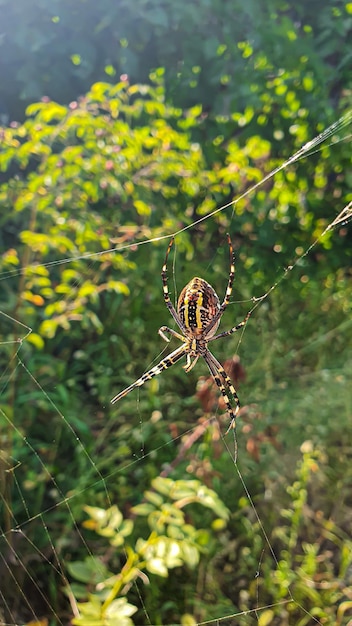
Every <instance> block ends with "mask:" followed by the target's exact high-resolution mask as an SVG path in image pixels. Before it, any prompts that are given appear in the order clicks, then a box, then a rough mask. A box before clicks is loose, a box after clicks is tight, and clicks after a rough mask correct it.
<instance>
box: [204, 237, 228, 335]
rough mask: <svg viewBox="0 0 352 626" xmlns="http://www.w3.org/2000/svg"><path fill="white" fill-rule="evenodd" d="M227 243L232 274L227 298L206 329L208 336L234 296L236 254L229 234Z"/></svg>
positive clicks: (205, 333)
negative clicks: (232, 295)
mask: <svg viewBox="0 0 352 626" xmlns="http://www.w3.org/2000/svg"><path fill="white" fill-rule="evenodd" d="M227 241H228V244H229V251H230V274H229V280H228V283H227V288H226V292H225V297H224V300H223V303H222V304H221V306H220V308H219V310H218V312H217V314H216V315H214V317H213V319H212V320H211V322H210V324H208V326H207V327H206V328H205V329H204V335H208V334H209V331H210V330H211V329H212V328H214V326H215V324H217V323H218V321H219V319H220V317H221V316H222V314H223V313H224V311H225V309H226V307H227V305H228V303H229V301H230V297H231V294H232V286H233V281H234V278H235V254H234V251H233V247H232V241H231V238H230V235H229V233H227Z"/></svg>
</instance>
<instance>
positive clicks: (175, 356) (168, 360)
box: [111, 344, 188, 404]
mask: <svg viewBox="0 0 352 626" xmlns="http://www.w3.org/2000/svg"><path fill="white" fill-rule="evenodd" d="M187 351H188V344H183V345H182V346H179V347H178V348H177V349H176V350H174V352H171V354H169V355H168V356H167V357H165V359H162V361H160V363H158V365H155V367H152V369H150V370H149V371H148V372H146V373H145V374H143V376H141V377H140V378H138V380H136V381H135V382H134V383H132V385H130V386H129V387H126V389H124V390H123V391H120V393H118V394H117V396H115V397H114V398H113V399H112V400H111V404H115V402H118V401H119V400H121V398H124V396H127V394H128V393H130V391H133V389H135V388H136V387H141V386H142V385H144V383H145V382H146V381H147V380H150V379H151V378H154V376H158V374H161V372H162V371H164V370H167V369H168V368H169V367H171V365H174V363H177V361H179V360H180V359H181V358H182V357H183V356H184V355H185V354H187Z"/></svg>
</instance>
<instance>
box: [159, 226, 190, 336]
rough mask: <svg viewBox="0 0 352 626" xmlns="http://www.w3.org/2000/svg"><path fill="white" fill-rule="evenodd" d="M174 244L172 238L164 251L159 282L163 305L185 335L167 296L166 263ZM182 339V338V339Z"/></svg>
mask: <svg viewBox="0 0 352 626" xmlns="http://www.w3.org/2000/svg"><path fill="white" fill-rule="evenodd" d="M173 243H174V237H172V239H171V241H170V243H169V246H168V249H167V251H166V256H165V261H164V265H163V268H162V271H161V280H162V282H163V296H164V301H165V304H166V306H167V308H168V309H169V311H170V313H171V315H172V317H173V318H174V320H175V322H176V324H177V326H178V327H179V328H180V329H181V330H182V332H183V333H185V334H186V333H187V330H186V327H185V326H184V324H183V323H182V321H181V319H180V316H179V315H178V313H177V311H176V309H175V307H174V305H173V304H172V302H171V300H170V294H169V287H168V284H167V261H168V258H169V254H170V250H171V248H172V246H173ZM182 339H183V338H182Z"/></svg>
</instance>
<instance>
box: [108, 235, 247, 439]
mask: <svg viewBox="0 0 352 626" xmlns="http://www.w3.org/2000/svg"><path fill="white" fill-rule="evenodd" d="M227 240H228V244H229V250H230V274H229V279H228V283H227V288H226V292H225V297H224V300H223V302H222V304H220V300H219V297H218V295H217V293H216V292H215V290H214V289H213V287H212V286H211V285H209V283H207V282H206V281H205V280H204V279H203V278H198V277H197V276H195V277H194V278H192V280H190V282H189V283H188V284H187V285H186V286H185V287H184V288H183V290H182V291H181V293H180V296H179V299H178V302H177V311H176V309H175V307H174V306H173V304H172V302H171V300H170V295H169V288H168V284H167V262H168V258H169V254H170V251H171V248H172V246H173V243H174V237H173V238H172V239H171V241H170V243H169V246H168V249H167V251H166V256H165V261H164V265H163V268H162V272H161V278H162V283H163V295H164V300H165V304H166V306H167V308H168V309H169V311H170V313H171V315H172V317H173V318H174V320H175V322H176V324H177V326H178V327H179V329H180V331H181V333H178V332H176V331H175V330H173V329H172V328H169V327H168V326H161V328H159V331H158V332H159V335H160V336H161V337H162V338H163V339H164V340H165V341H167V342H169V341H170V340H171V337H176V338H177V339H180V341H182V345H181V346H179V347H178V348H176V350H174V351H173V352H171V354H169V355H168V356H166V357H165V358H164V359H162V360H161V361H160V363H158V365H155V367H152V369H150V370H149V371H148V372H146V373H145V374H143V375H142V376H141V377H140V378H138V380H136V381H135V382H134V383H132V385H130V386H129V387H127V388H126V389H124V390H123V391H120V393H118V394H117V396H115V397H114V398H113V399H112V400H111V403H112V404H115V402H118V400H121V398H123V397H124V396H126V395H127V394H128V393H130V391H132V390H133V389H135V388H136V387H141V385H144V383H145V382H146V381H147V380H150V379H151V378H154V376H157V375H158V374H160V373H161V372H162V371H163V370H166V369H168V368H169V367H171V365H174V364H175V363H177V361H179V360H180V359H182V357H184V356H185V357H186V364H185V365H184V366H183V367H184V369H185V371H186V372H190V371H191V369H192V368H193V367H194V366H195V364H196V363H197V361H198V359H199V357H203V359H204V360H205V362H206V364H207V366H208V368H209V370H210V372H211V374H212V376H213V378H214V380H215V382H216V384H217V386H218V388H219V390H220V392H221V393H222V396H223V398H224V401H225V404H226V407H227V411H228V413H229V416H230V418H231V422H230V425H229V427H228V429H227V432H228V431H229V430H230V429H231V428H233V429H234V428H235V425H236V417H237V414H238V412H239V410H240V401H239V398H238V395H237V392H236V389H235V388H234V386H233V385H232V382H231V380H230V378H229V376H228V375H227V374H226V372H225V370H224V368H223V367H222V365H221V364H220V363H219V361H218V360H217V359H216V358H215V356H214V355H213V354H212V353H211V352H210V350H209V349H208V343H210V342H211V341H216V340H217V339H220V338H221V337H227V336H228V335H232V334H233V333H235V332H236V331H237V330H239V329H240V328H242V327H243V326H245V324H246V323H247V321H248V319H249V317H250V315H251V311H249V312H248V313H247V315H246V317H245V318H244V320H243V321H242V322H240V323H239V324H237V326H234V327H233V328H231V329H230V330H226V331H224V332H222V333H219V334H216V331H217V329H218V326H219V324H220V319H221V317H222V315H223V313H224V311H225V309H226V307H227V305H228V304H229V300H230V297H231V293H232V285H233V281H234V277H235V259H234V252H233V247H232V242H231V239H230V235H229V234H228V235H227ZM166 333H167V334H168V335H170V338H169V337H167V336H166ZM226 388H227V389H226ZM228 392H229V393H230V395H231V396H232V398H233V399H234V401H235V404H236V407H235V409H233V407H232V405H231V402H230V399H229V396H228Z"/></svg>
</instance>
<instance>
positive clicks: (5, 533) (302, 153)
mask: <svg viewBox="0 0 352 626" xmlns="http://www.w3.org/2000/svg"><path fill="white" fill-rule="evenodd" d="M351 121H352V112H349V113H347V114H346V115H344V116H342V117H341V118H340V119H339V120H338V121H337V122H335V123H334V124H332V125H331V126H329V128H327V129H326V130H325V131H324V132H323V133H320V134H319V135H318V136H317V137H315V138H314V139H313V140H312V141H309V142H307V143H306V144H305V145H304V146H303V147H302V148H301V149H300V150H298V151H297V152H296V153H295V154H294V155H293V156H292V157H290V158H289V159H287V160H286V161H285V162H284V163H283V164H282V165H280V166H278V167H277V168H275V169H274V170H273V171H272V172H270V173H269V174H268V175H267V176H265V177H264V178H263V179H262V180H261V181H260V182H258V183H256V184H255V185H253V186H251V187H250V188H249V189H248V190H246V191H245V192H244V193H243V194H241V195H240V196H239V197H237V198H236V199H234V200H232V201H231V202H228V203H227V204H224V205H223V206H221V207H219V208H217V209H216V210H214V211H212V212H210V213H209V214H207V215H204V216H202V217H200V218H199V219H196V220H194V221H192V223H190V224H188V225H186V226H184V227H182V228H180V229H178V230H177V231H176V232H174V233H167V234H163V235H161V236H158V237H153V238H150V239H147V240H145V241H139V242H134V243H130V244H126V245H119V246H116V247H112V248H110V249H109V250H104V251H102V252H95V253H89V254H83V255H79V256H72V257H67V258H65V259H58V260H55V261H50V262H48V263H43V264H30V265H29V266H27V267H25V268H21V269H16V270H12V271H6V272H2V273H1V274H0V280H2V281H6V280H8V279H10V278H12V277H13V276H18V275H21V274H23V273H24V272H25V271H26V270H28V268H31V269H32V270H33V271H35V269H36V268H40V267H46V268H52V267H55V266H59V265H63V264H68V263H71V262H72V261H74V260H78V259H79V260H88V261H90V260H93V259H95V258H97V257H101V256H102V255H107V254H114V253H116V252H119V253H120V252H125V251H127V250H128V249H130V248H131V247H132V246H142V245H150V244H152V243H155V242H159V241H163V240H169V239H170V237H171V236H176V235H180V234H181V233H183V232H184V231H186V230H190V229H192V228H194V227H196V226H197V225H198V224H200V223H203V222H205V221H207V220H209V219H210V220H211V219H212V218H214V216H215V215H217V214H218V213H220V212H224V211H226V210H227V209H229V208H233V207H234V206H235V205H236V204H237V203H238V202H239V201H240V200H242V199H244V198H246V197H247V196H248V195H251V194H254V193H255V192H256V191H257V190H258V189H259V188H260V187H261V186H262V185H264V184H265V183H266V182H267V181H269V180H270V179H272V178H273V177H274V176H275V175H276V174H277V173H278V172H280V171H282V170H284V169H286V168H287V167H289V166H290V165H292V164H293V163H295V162H297V161H299V160H302V159H303V158H309V157H310V156H311V155H312V154H315V153H316V152H317V151H318V150H319V146H321V145H322V144H323V143H324V142H326V141H327V140H328V139H329V138H333V136H334V135H335V134H336V133H338V132H340V131H342V130H343V129H345V128H347V126H348V125H349V124H350V123H351ZM350 137H351V135H346V136H344V137H342V138H338V139H336V140H335V141H333V140H332V141H331V143H330V144H329V145H331V146H336V144H337V143H338V142H342V141H347V140H349V139H350ZM351 218H352V202H348V203H347V204H346V205H345V206H344V207H343V208H342V209H341V210H340V211H339V213H338V215H337V216H336V217H335V218H334V219H333V220H332V221H331V222H330V223H329V225H328V226H327V227H326V228H325V229H324V231H323V232H322V233H321V235H319V236H318V237H317V238H316V239H315V241H314V242H313V243H312V244H310V245H309V246H308V247H307V248H306V250H305V251H304V252H303V253H302V254H300V255H298V256H297V258H296V259H295V260H293V261H292V263H290V264H289V265H288V266H287V267H286V268H285V270H284V271H283V272H282V274H281V276H280V277H279V279H278V280H277V281H276V282H275V283H274V284H273V285H272V286H271V287H270V288H269V289H268V291H267V292H266V293H265V294H263V295H262V296H260V297H256V298H253V301H252V302H253V306H252V309H251V311H254V310H255V309H257V308H258V307H260V306H261V305H262V303H263V302H264V301H265V300H266V299H267V298H269V297H270V296H271V294H272V292H273V291H274V290H275V289H277V288H278V286H279V285H281V283H282V281H283V280H284V279H286V278H287V275H288V273H290V272H292V270H293V269H294V268H295V267H296V266H297V265H298V264H299V262H300V261H301V260H302V259H303V258H304V257H306V256H308V255H309V254H310V253H311V252H312V250H313V249H314V248H315V246H317V244H318V243H319V242H320V241H321V240H322V238H323V237H324V236H325V235H326V234H327V233H328V232H329V231H331V230H333V229H335V228H336V227H339V226H341V225H345V224H348V223H349V222H350V221H351ZM173 277H175V265H174V266H173ZM0 315H1V316H2V318H3V320H5V321H6V322H8V323H10V324H11V325H13V326H15V325H18V328H19V337H18V338H16V339H15V340H14V341H3V342H1V344H0V346H2V347H5V346H12V347H13V353H12V356H11V358H10V360H9V364H8V366H7V368H5V370H4V371H3V372H2V373H1V376H0V383H1V389H0V399H1V397H3V396H4V394H5V391H6V389H7V387H8V385H9V383H10V382H11V381H12V380H14V378H15V377H16V376H18V375H19V372H20V371H21V372H23V374H24V376H25V377H26V380H28V381H30V383H31V384H33V386H34V388H35V389H36V390H37V391H38V393H39V394H40V396H41V398H42V399H43V400H44V401H45V403H46V404H47V405H48V406H50V408H51V410H52V412H53V414H55V415H56V416H57V417H58V418H59V419H60V420H61V421H62V423H63V424H64V429H65V434H66V436H67V435H69V436H70V437H71V438H72V441H73V445H74V448H75V451H76V452H77V453H79V454H82V455H83V456H84V457H85V459H86V462H87V464H88V466H90V468H91V470H92V472H93V474H94V476H95V478H93V476H92V477H91V479H90V483H89V486H87V487H85V488H84V489H83V490H79V489H77V491H75V493H73V494H65V492H64V491H63V490H62V489H61V486H60V482H59V481H58V480H57V479H56V478H55V475H54V473H53V471H51V470H50V469H49V466H48V465H47V463H46V462H45V460H43V459H42V457H41V454H40V453H38V451H37V449H36V448H35V446H34V445H32V443H31V441H30V439H29V438H28V437H27V435H26V434H25V433H23V432H22V431H21V430H20V428H18V427H17V426H16V425H15V424H14V421H13V419H12V416H11V415H10V413H9V411H8V409H7V407H5V408H0V413H1V415H2V417H3V418H4V421H5V422H6V423H7V425H8V426H9V428H11V429H12V432H13V434H14V435H16V437H18V439H19V440H21V441H22V443H23V448H24V450H25V451H26V453H27V454H28V455H30V456H31V457H32V458H33V459H35V462H36V464H37V466H38V467H39V468H40V470H41V471H42V472H43V474H44V475H45V477H46V479H47V481H48V482H49V483H50V484H51V485H52V486H53V489H54V490H55V491H56V493H57V494H58V501H57V502H55V503H54V504H53V505H43V507H42V508H41V509H40V510H39V511H37V512H35V513H33V512H32V511H30V509H29V507H28V505H27V500H26V495H25V491H24V489H23V487H22V486H21V484H20V482H19V481H18V479H17V473H16V472H17V469H18V468H19V467H20V465H21V459H12V461H13V465H12V467H9V466H8V467H7V469H6V472H7V473H11V474H12V477H13V480H14V484H15V487H16V489H17V492H18V494H19V498H20V501H21V503H22V507H23V511H22V514H23V513H24V514H25V517H26V519H25V520H23V517H22V519H21V521H17V519H16V517H15V516H14V515H13V513H12V511H11V509H10V508H9V506H8V503H7V502H6V500H5V499H4V498H3V500H2V502H3V505H4V506H5V509H6V512H7V515H8V519H9V520H10V524H11V528H10V529H2V531H1V533H0V538H1V541H2V542H3V543H4V545H5V548H6V554H7V555H9V556H8V560H7V559H6V557H5V556H4V555H1V560H2V565H3V568H4V569H5V571H6V575H7V576H8V577H9V578H10V579H12V582H13V586H14V588H15V589H16V593H18V595H19V598H20V601H21V602H22V603H23V604H24V605H26V607H27V609H28V612H29V613H31V615H32V619H34V620H36V621H37V622H38V623H40V618H41V612H40V611H38V610H37V608H36V606H35V605H34V603H32V602H31V600H30V599H28V597H27V595H26V592H25V591H23V590H22V588H21V585H20V584H19V582H18V581H17V580H16V578H15V577H14V575H13V572H12V569H11V567H9V564H8V561H9V560H12V559H13V560H17V562H18V563H19V564H20V566H21V568H22V570H23V571H24V572H25V574H26V576H27V577H28V579H29V580H30V582H31V584H32V585H33V587H34V588H35V590H36V593H37V595H38V597H40V598H41V600H42V602H43V606H45V607H46V608H48V609H49V610H50V611H51V614H52V616H53V618H55V620H56V621H57V623H62V622H61V621H60V617H59V615H58V614H57V613H56V611H55V607H54V606H53V605H52V604H51V603H50V601H48V599H47V598H46V596H45V594H44V593H43V592H42V590H41V587H40V585H39V583H38V581H36V580H35V579H34V578H33V576H32V573H31V569H30V567H28V566H27V564H26V562H25V560H24V558H22V556H21V554H22V551H21V549H20V548H18V549H17V548H16V541H13V539H14V538H15V539H21V540H22V541H23V542H25V543H28V544H29V545H30V546H31V548H32V550H33V552H34V554H35V555H36V556H37V557H38V558H40V559H41V560H42V561H43V563H45V564H46V566H47V567H48V569H49V570H51V571H52V572H53V573H54V574H55V575H56V576H57V577H58V578H59V579H60V580H61V583H62V585H64V586H65V587H66V588H67V589H69V588H70V586H69V583H68V581H67V578H66V574H65V561H64V559H63V558H62V557H61V555H60V553H59V551H58V549H57V547H56V546H55V545H54V542H53V540H52V537H51V530H50V528H49V526H48V524H47V522H46V518H47V517H48V516H49V515H50V513H51V512H52V511H53V510H55V511H57V510H58V509H59V508H61V507H62V508H64V509H65V510H66V511H67V513H68V516H69V519H70V522H71V524H72V528H74V531H75V534H76V536H77V537H78V540H79V542H80V543H81V545H82V546H83V548H84V550H85V552H86V554H87V555H88V556H91V557H92V556H93V553H92V550H91V548H90V546H89V545H88V543H87V541H86V539H85V536H84V535H83V533H82V531H81V529H80V527H79V524H78V523H77V520H76V517H75V513H74V504H75V500H76V499H78V498H79V497H80V496H81V495H83V494H84V493H85V492H87V493H88V490H89V489H92V488H94V487H95V486H97V485H99V486H100V487H102V493H103V500H104V504H105V505H106V506H108V507H110V506H112V498H111V495H110V489H109V485H110V484H113V479H114V477H115V476H116V475H117V473H120V472H122V471H124V472H127V473H128V470H129V469H131V468H132V467H134V466H135V465H136V464H140V463H142V462H144V461H145V460H146V459H147V458H148V457H149V456H151V455H155V454H157V453H158V452H160V451H161V450H164V449H165V447H166V446H170V445H174V444H175V443H176V442H179V441H180V440H181V437H184V436H185V435H187V433H182V435H181V434H179V435H174V436H173V437H172V438H171V440H170V441H169V442H166V443H165V442H163V443H162V444H161V445H157V446H155V447H154V448H153V450H151V451H149V452H148V453H145V454H143V456H142V457H141V458H138V459H134V460H132V461H130V462H128V463H126V464H125V465H124V466H123V467H122V468H121V467H119V468H118V469H117V470H114V471H112V472H110V473H109V474H104V475H103V473H102V472H101V471H100V470H99V466H98V465H99V464H98V461H97V462H96V461H95V459H94V458H93V456H92V455H91V454H90V452H89V451H88V449H87V448H86V446H85V444H84V441H82V440H81V438H80V437H79V436H78V435H77V433H76V431H75V429H74V428H73V426H72V425H71V424H70V422H69V420H68V419H67V418H66V417H65V415H64V414H63V412H62V411H61V410H60V407H59V406H58V403H57V402H54V401H53V399H52V397H51V390H47V389H46V388H45V386H44V384H42V383H41V382H40V381H39V380H38V379H37V378H36V377H35V376H34V375H33V373H32V371H31V367H30V365H29V364H28V363H27V362H26V358H25V356H23V355H22V350H23V346H24V345H25V343H26V341H27V339H28V337H29V336H30V334H31V333H32V329H31V328H30V327H29V326H27V325H26V324H25V323H23V321H21V320H17V319H14V318H12V317H11V316H10V315H8V314H7V313H5V312H0ZM244 332H245V328H244V329H243V330H242V331H241V333H240V342H241V341H242V338H243V336H244ZM142 426H143V425H142ZM195 429H196V426H192V427H190V428H189V431H188V433H189V435H190V436H192V435H194V433H195ZM203 431H204V429H203V428H202V432H203ZM222 442H223V446H224V449H225V450H226V451H227V454H228V458H229V460H230V461H231V465H232V467H233V468H234V470H233V471H234V472H235V474H236V476H237V477H238V480H239V482H240V483H241V486H242V489H243V492H244V494H245V496H246V498H247V499H248V502H249V504H250V507H251V509H252V511H253V514H254V516H255V518H256V521H257V523H258V526H259V528H260V533H261V535H262V537H263V540H264V543H265V546H266V549H267V550H268V551H269V552H270V555H271V557H272V559H273V561H274V563H275V564H276V567H277V568H278V567H279V562H278V559H277V557H276V554H275V551H274V548H273V546H272V544H271V542H270V539H269V535H268V533H267V531H266V529H265V527H264V525H263V523H262V520H261V518H260V515H259V514H258V512H257V509H256V506H255V503H254V501H253V498H252V497H251V494H250V491H249V489H248V488H247V484H246V478H245V477H244V476H243V474H242V472H241V470H240V465H239V464H240V462H241V453H239V459H237V454H236V456H235V457H234V455H233V452H232V450H231V448H230V447H229V445H228V442H227V439H226V438H224V437H223V438H222ZM236 446H237V442H236ZM186 448H187V446H185V450H184V451H183V452H186V451H188V450H186ZM181 458H183V456H182V454H181V455H180V460H181ZM7 461H8V460H7ZM171 469H172V468H171ZM161 471H162V470H161ZM163 471H164V472H165V471H166V470H165V468H164V470H163ZM35 522H38V523H40V525H41V527H42V528H43V530H44V534H45V536H46V538H47V542H48V546H49V548H50V558H49V557H48V556H47V554H46V552H45V551H44V550H43V549H42V547H41V546H40V545H37V544H36V543H35V542H33V541H32V540H31V539H30V537H29V536H28V533H27V532H26V530H27V529H28V527H29V525H30V524H33V523H35ZM260 567H261V560H260V562H259V564H258V571H259V570H260ZM134 589H135V591H136V594H137V596H138V598H139V601H140V605H141V609H142V611H143V612H144V615H145V619H146V623H147V624H149V625H150V626H151V621H150V618H149V615H148V612H147V609H146V606H145V604H144V600H143V594H142V592H141V591H140V588H139V586H138V585H135V587H134ZM0 594H1V602H2V604H3V606H4V607H5V608H6V609H7V611H8V613H9V614H10V615H11V607H10V606H9V605H8V603H7V600H6V598H5V597H4V595H3V594H2V592H1V591H0ZM287 595H288V597H287V598H285V599H283V600H281V601H279V602H276V603H273V604H266V605H263V606H259V597H257V604H258V606H257V607H256V608H255V609H249V610H248V611H240V612H237V613H232V614H228V615H226V616H219V617H218V618H216V620H215V619H211V620H205V621H201V622H199V623H198V624H199V626H205V625H207V624H215V623H218V624H221V623H222V622H224V623H226V624H228V623H229V620H231V619H233V620H235V619H236V618H239V617H241V616H243V617H246V616H250V617H252V618H256V619H258V615H259V614H260V612H261V611H265V610H267V609H270V608H278V607H279V606H280V605H287V604H288V603H290V602H293V603H294V604H295V605H296V606H297V607H299V608H300V609H301V611H302V613H305V614H306V615H309V616H310V618H311V620H312V621H313V622H314V623H317V624H319V623H320V622H319V620H318V619H317V618H315V617H314V616H313V615H311V614H310V613H308V612H307V611H306V609H305V608H304V607H303V606H301V605H300V603H299V602H298V601H297V599H295V597H294V595H293V594H292V593H291V589H290V587H289V586H288V590H287ZM15 623H16V620H15V616H13V624H15ZM234 623H235V622H234Z"/></svg>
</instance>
